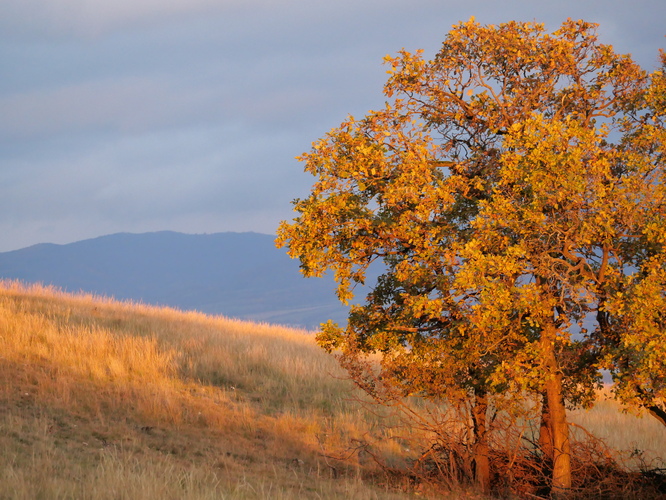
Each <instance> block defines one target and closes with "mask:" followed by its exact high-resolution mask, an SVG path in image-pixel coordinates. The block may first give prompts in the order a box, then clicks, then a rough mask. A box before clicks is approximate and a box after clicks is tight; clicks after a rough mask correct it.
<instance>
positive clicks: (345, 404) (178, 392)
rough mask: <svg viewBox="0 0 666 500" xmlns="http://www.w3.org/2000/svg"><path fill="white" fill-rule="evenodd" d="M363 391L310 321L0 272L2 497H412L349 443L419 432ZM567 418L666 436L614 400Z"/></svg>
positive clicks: (622, 443)
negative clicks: (36, 281) (188, 306)
mask: <svg viewBox="0 0 666 500" xmlns="http://www.w3.org/2000/svg"><path fill="white" fill-rule="evenodd" d="M359 397H360V395H359V394H357V393H355V391H354V390H353V388H352V387H351V385H350V384H349V383H348V382H347V381H346V380H344V378H343V374H342V373H341V372H340V370H339V368H338V367H337V365H336V362H335V360H334V359H332V357H330V356H328V355H326V354H325V353H323V352H322V351H321V350H320V349H319V348H318V347H317V346H316V345H315V343H314V341H313V338H312V336H311V335H310V334H308V333H307V332H304V331H299V330H291V329H286V328H279V327H274V326H268V325H261V324H254V323H247V322H242V321H235V320H230V319H225V318H220V317H212V316H206V315H203V314H199V313H187V312H179V311H176V310H173V309H164V308H155V307H148V306H143V305H132V304H127V303H119V302H114V301H111V300H106V299H100V298H94V297H91V296H83V295H78V296H73V295H67V294H63V293H60V292H58V291H56V290H53V289H48V288H41V287H29V288H26V287H22V286H19V285H17V284H14V283H3V284H2V286H0V450H1V451H0V498H26V499H28V498H102V499H104V498H113V499H118V498H128V499H129V498H132V499H134V498H137V499H144V498H145V499H153V498H161V499H169V498H173V499H181V498H193V499H194V498H197V499H199V498H234V499H236V498H243V499H245V498H248V499H249V498H276V499H280V498H354V499H372V498H381V499H391V498H395V499H398V498H410V495H408V494H407V493H400V492H399V487H400V486H401V484H400V483H399V482H396V480H395V479H390V478H388V477H387V476H386V475H385V474H384V473H383V472H382V470H381V469H380V468H379V467H377V466H376V465H375V464H374V462H373V461H372V460H371V459H370V457H369V456H368V454H367V453H353V450H354V448H355V447H356V448H357V449H359V448H360V446H359V443H363V444H364V445H369V446H371V447H372V450H373V452H374V453H377V454H380V455H381V456H382V457H383V459H384V460H386V461H387V462H389V463H394V464H396V465H400V464H402V463H405V461H407V460H409V459H410V458H413V457H410V455H409V454H410V453H413V452H412V451H410V450H409V449H408V447H407V446H406V445H405V442H406V437H407V434H409V433H413V432H417V431H416V430H414V429H401V430H399V432H398V431H396V430H395V429H391V428H387V427H385V426H382V425H381V424H380V420H379V418H378V416H377V415H375V414H374V413H373V412H370V411H364V410H362V409H361V407H360V406H359V404H358V402H357V401H356V399H357V398H359ZM573 417H574V420H575V421H576V422H578V423H579V424H580V425H584V426H585V427H586V428H587V429H588V430H590V431H592V432H594V433H596V434H602V435H603V434H605V435H606V436H607V437H608V438H609V440H610V443H611V444H612V445H614V446H615V447H616V448H617V449H624V450H632V449H634V448H638V449H640V450H644V453H643V455H642V456H644V457H653V456H657V454H658V452H659V451H661V450H664V449H666V439H665V435H666V432H664V431H663V430H662V429H661V428H660V427H659V426H658V425H657V424H656V422H653V421H652V419H649V418H642V419H640V418H636V417H634V416H631V415H624V414H621V413H619V412H618V408H617V406H616V405H615V404H614V403H611V402H604V403H603V404H601V405H600V406H599V407H598V408H597V409H595V410H593V411H591V412H578V413H576V414H575V415H573ZM619 430H622V432H619ZM650 450H652V451H650ZM333 457H335V458H333ZM420 493H422V494H423V493H426V492H425V491H423V490H422V491H420ZM453 497H457V496H456V495H453ZM467 498H471V496H468V497H467Z"/></svg>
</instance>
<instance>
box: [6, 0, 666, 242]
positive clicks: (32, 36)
mask: <svg viewBox="0 0 666 500" xmlns="http://www.w3.org/2000/svg"><path fill="white" fill-rule="evenodd" d="M472 15H473V16H476V19H477V20H478V21H479V22H481V23H484V24H486V23H493V24H497V23H500V22H504V21H508V20H511V19H516V20H523V21H534V20H536V21H539V22H544V23H546V27H547V28H548V29H549V30H554V29H556V28H557V27H558V26H559V25H560V24H561V23H562V21H564V20H565V19H566V18H567V17H572V18H576V19H578V18H582V19H585V20H586V21H592V22H597V23H599V24H600V28H599V35H600V38H601V40H602V41H603V42H604V43H610V44H612V45H614V47H615V48H616V50H618V51H620V52H630V53H632V54H633V55H634V57H635V58H636V59H637V60H638V62H639V63H641V64H642V65H643V67H644V68H645V69H650V70H652V69H654V68H655V67H656V64H657V54H658V49H659V48H660V47H664V46H665V45H666V43H665V42H666V39H665V38H664V35H666V2H665V1H664V0H633V1H628V0H624V1H613V0H604V1H602V0H599V1H585V0H575V1H569V0H564V1H563V0H560V1H559V2H545V1H541V0H530V1H513V2H511V1H505V2H500V1H497V0H485V1H480V0H477V1H474V0H465V1H447V0H432V1H430V0H403V1H397V0H327V1H319V0H281V1H280V0H0V71H2V74H1V78H0V234H1V235H2V237H1V238H0V251H7V250H14V249H18V248H22V247H25V246H29V245H32V244H35V243H43V242H52V243H68V242H72V241H77V240H81V239H85V238H90V237H95V236H100V235H104V234H110V233H115V232H121V231H127V232H147V231H159V230H165V229H169V230H174V231H181V232H186V233H212V232H218V231H257V232H262V233H269V234H274V232H275V229H276V226H277V224H278V222H279V221H280V220H282V219H291V218H292V216H293V213H292V211H291V208H292V207H291V203H290V201H291V200H292V199H293V198H296V197H304V196H306V195H307V194H308V192H309V188H310V186H311V184H312V181H313V178H311V177H310V176H309V175H306V174H304V173H303V171H302V170H303V169H302V166H301V164H299V163H298V162H297V161H296V160H294V156H296V155H298V154H300V153H302V152H303V151H306V150H308V149H309V148H310V144H311V143H312V141H314V140H316V139H317V138H319V137H321V136H322V135H323V134H324V133H326V132H327V131H328V130H330V129H331V128H332V127H335V126H337V125H338V124H339V123H340V122H341V121H342V120H343V119H344V117H345V116H346V115H347V114H353V115H356V116H362V115H363V114H365V113H366V111H367V110H369V109H373V108H378V107H379V106H381V105H382V103H383V102H384V99H383V96H382V93H381V90H382V85H383V83H384V81H385V79H386V76H387V75H386V73H385V71H386V68H385V67H384V66H383V65H382V58H383V57H384V56H385V55H386V54H395V53H396V52H397V51H398V50H400V49H401V48H403V47H404V48H406V49H407V50H409V51H414V50H416V49H419V48H422V49H424V50H425V54H426V56H432V55H434V54H435V53H436V51H437V50H438V48H439V45H440V44H441V42H442V41H443V39H444V37H445V35H446V33H447V32H448V31H449V29H450V27H451V25H452V24H456V23H458V22H459V21H466V20H468V19H469V17H470V16H472Z"/></svg>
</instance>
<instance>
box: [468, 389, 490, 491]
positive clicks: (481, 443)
mask: <svg viewBox="0 0 666 500" xmlns="http://www.w3.org/2000/svg"><path fill="white" fill-rule="evenodd" d="M474 396H475V397H474V407H473V408H472V421H473V423H474V478H475V480H476V484H477V486H478V487H479V489H480V490H481V492H482V493H490V457H489V454H490V453H489V452H490V448H489V446H488V429H487V427H486V418H487V411H488V398H487V396H486V394H485V393H484V392H476V393H475V395H474Z"/></svg>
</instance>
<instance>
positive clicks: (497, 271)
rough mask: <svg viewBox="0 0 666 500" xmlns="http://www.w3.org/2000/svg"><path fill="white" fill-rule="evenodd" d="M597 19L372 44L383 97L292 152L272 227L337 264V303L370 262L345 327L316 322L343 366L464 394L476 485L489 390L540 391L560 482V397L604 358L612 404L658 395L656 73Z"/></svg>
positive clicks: (659, 149) (664, 374) (589, 377)
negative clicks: (619, 46) (281, 218)
mask: <svg viewBox="0 0 666 500" xmlns="http://www.w3.org/2000/svg"><path fill="white" fill-rule="evenodd" d="M595 29H596V25H593V24H589V23H586V22H583V21H571V20H568V21H566V22H565V23H564V24H563V25H562V27H561V28H560V29H558V30H557V31H555V32H553V33H552V34H549V33H546V32H545V30H544V27H543V25H540V24H533V23H517V22H510V23H506V24H501V25H499V26H493V25H489V26H482V25H479V24H478V23H476V22H475V21H474V19H472V20H470V21H469V22H466V23H461V24H459V25H456V26H454V27H453V29H452V30H451V31H450V33H449V34H448V35H447V37H446V40H445V41H444V43H443V45H442V48H441V50H440V51H439V53H438V54H437V55H436V56H435V58H434V59H433V60H430V61H426V60H424V59H423V57H422V53H421V52H417V53H416V54H411V53H409V52H406V51H404V50H403V51H401V52H400V54H399V55H398V56H397V57H389V56H387V58H386V61H387V63H388V64H389V65H390V70H389V73H390V77H389V79H388V82H387V83H386V85H385V88H384V93H385V95H386V97H387V102H386V104H385V107H384V108H383V109H380V110H378V111H371V112H369V113H368V115H367V116H366V117H364V118H363V119H361V120H356V119H354V118H353V117H349V118H348V119H347V120H346V121H345V122H344V123H342V124H341V125H340V126H339V127H338V128H335V129H333V130H332V131H330V132H329V133H328V134H327V135H326V136H325V137H323V138H322V139H320V140H319V141H317V142H315V143H314V144H313V147H312V150H311V151H310V152H308V153H305V154H303V155H302V156H301V157H300V158H299V159H300V160H301V161H303V162H304V163H305V169H306V171H308V172H310V173H311V174H313V175H314V176H315V177H316V178H317V180H316V182H315V184H314V186H313V188H312V192H311V194H310V195H309V197H307V198H305V199H302V200H295V202H294V203H295V211H296V212H298V214H299V215H298V216H297V217H296V218H295V219H294V220H293V221H292V222H283V223H282V224H281V225H280V227H279V229H278V245H282V246H288V247H289V254H290V256H292V257H294V258H299V259H300V261H301V268H302V271H303V273H304V274H305V275H306V276H320V275H322V273H323V272H325V271H326V270H332V271H333V272H334V275H335V278H336V280H337V282H338V290H337V293H338V296H339V298H340V299H341V300H342V301H347V300H349V299H350V298H351V297H352V296H353V287H354V286H355V284H357V283H364V280H365V277H366V273H367V271H368V269H369V268H370V267H371V266H373V265H375V266H376V265H378V264H380V265H381V270H382V275H381V276H380V278H379V279H378V281H377V283H376V284H375V286H374V287H373V288H372V291H371V292H370V293H369V294H368V296H367V298H366V301H365V303H364V304H362V305H360V306H352V308H351V312H350V316H349V321H348V324H347V326H346V327H344V328H342V327H339V326H338V325H335V324H332V323H328V324H326V325H324V326H323V328H322V331H321V332H320V334H319V335H318V340H319V342H320V344H321V345H322V346H323V347H324V348H326V349H327V350H329V351H330V350H334V349H338V350H339V351H340V353H341V354H340V359H341V361H342V362H343V364H345V365H346V366H347V367H348V368H349V369H353V368H354V367H358V366H360V365H359V364H355V360H357V359H360V358H361V357H363V356H366V355H367V354H369V353H379V354H380V370H381V373H380V376H381V379H382V381H384V382H385V383H391V384H393V386H394V387H396V388H400V389H401V390H402V391H403V393H404V394H415V393H417V394H420V395H422V396H424V397H426V398H432V399H450V398H458V397H469V396H470V395H471V396H472V398H473V400H474V401H476V405H475V408H476V411H475V412H474V422H475V424H477V423H478V425H477V426H476V427H478V428H479V429H481V430H483V435H477V440H478V447H477V448H478V450H480V451H479V453H478V454H477V456H476V458H475V460H476V462H477V480H478V481H479V483H480V484H481V485H482V486H483V487H485V488H487V484H488V478H489V476H488V470H487V469H488V464H487V460H484V459H483V454H484V453H485V454H486V456H487V444H486V443H484V437H483V436H484V435H485V429H486V422H485V412H486V407H487V398H488V397H489V396H492V397H493V398H498V397H501V398H503V399H504V400H505V401H508V402H512V401H513V402H519V401H520V400H521V399H522V398H524V396H525V394H539V395H543V416H544V418H543V425H542V428H543V429H544V431H543V435H542V443H543V449H544V452H546V453H547V454H549V455H550V457H549V458H550V460H551V463H552V471H553V472H552V487H553V492H554V493H555V494H559V493H563V492H566V490H567V489H568V488H570V486H571V467H570V455H571V452H570V446H569V434H568V425H567V421H566V413H565V402H568V403H569V404H572V405H575V404H585V403H589V402H590V401H591V400H592V398H593V392H594V389H595V388H596V387H597V386H598V385H599V383H600V381H601V375H600V370H601V369H604V368H605V369H608V370H610V371H611V372H612V374H613V377H614V378H615V380H616V381H617V388H618V396H619V397H621V398H622V399H623V400H624V401H625V402H630V403H635V404H639V405H648V406H651V407H654V408H657V407H658V406H656V405H657V403H658V401H660V398H663V397H664V396H665V395H666V392H665V389H666V342H665V341H664V340H663V339H664V333H665V321H666V319H665V318H666V297H665V292H664V289H665V288H666V250H665V243H666V211H665V207H666V202H665V200H666V182H664V181H665V180H666V179H665V178H664V175H665V174H664V147H665V146H664V145H665V144H666V140H665V139H666V137H665V135H664V126H663V125H664V123H663V121H664V102H665V100H666V98H665V92H664V87H665V85H664V76H663V71H662V72H660V71H655V72H654V73H653V74H652V75H648V74H647V73H646V72H645V71H643V70H642V69H641V68H640V67H639V66H637V65H636V64H635V63H634V62H633V61H632V60H631V58H630V57H629V56H627V55H618V54H616V53H615V52H614V51H613V49H612V47H610V46H608V45H603V44H600V43H599V42H598V41H597V38H596V34H595ZM665 61H666V59H664V56H663V54H662V63H664V62H665ZM665 64H666V63H665ZM366 389H367V387H366Z"/></svg>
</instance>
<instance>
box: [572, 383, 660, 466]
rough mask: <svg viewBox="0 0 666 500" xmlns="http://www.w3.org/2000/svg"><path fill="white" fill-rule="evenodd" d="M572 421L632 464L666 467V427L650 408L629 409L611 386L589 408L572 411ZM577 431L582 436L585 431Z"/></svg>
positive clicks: (575, 430) (621, 458) (575, 431)
mask: <svg viewBox="0 0 666 500" xmlns="http://www.w3.org/2000/svg"><path fill="white" fill-rule="evenodd" d="M569 418H570V421H571V422H572V423H573V424H575V425H576V426H580V427H582V428H583V429H585V431H587V432H589V433H591V434H593V435H594V436H595V437H596V438H598V439H601V440H602V441H603V442H604V443H605V444H606V445H607V446H608V447H609V448H610V449H612V450H614V452H615V454H616V456H617V457H618V458H619V459H620V460H621V461H622V462H624V463H626V464H627V465H628V466H630V467H632V468H639V467H641V466H643V467H647V468H648V469H651V468H666V455H665V454H664V450H666V428H664V426H663V425H662V424H661V423H659V422H658V421H657V420H656V419H655V418H653V417H652V416H650V415H649V414H648V413H647V412H635V411H633V412H632V411H627V409H626V408H622V406H620V404H619V403H618V402H617V401H615V400H613V399H612V398H611V392H610V390H609V389H604V390H603V391H602V392H601V393H600V394H599V400H598V401H597V403H596V404H595V405H594V407H593V408H591V409H589V410H575V411H572V412H569ZM574 433H575V434H577V435H578V436H581V437H582V434H581V431H579V430H578V429H576V428H574Z"/></svg>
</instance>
